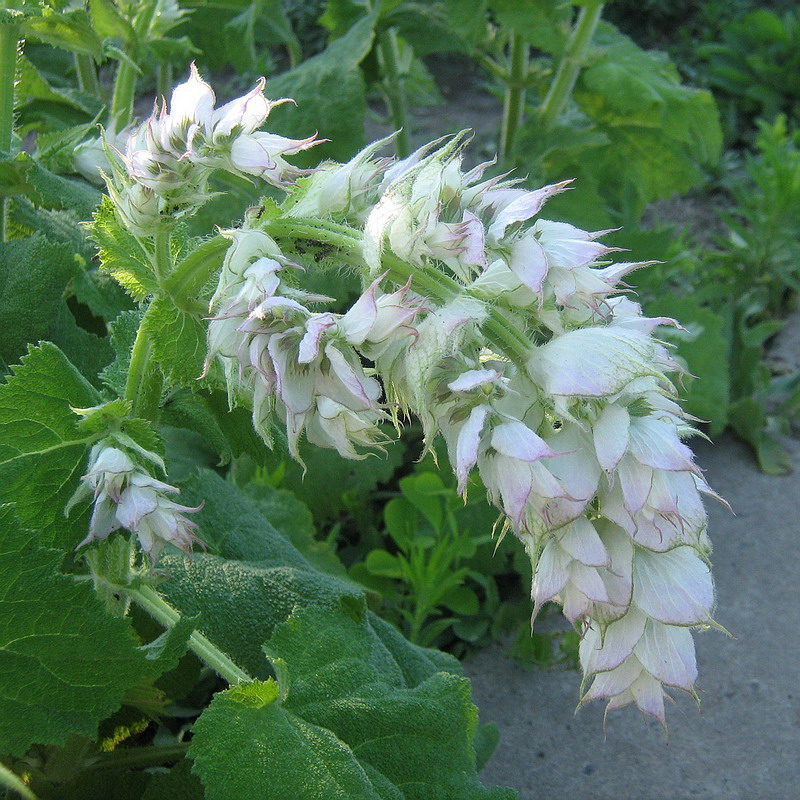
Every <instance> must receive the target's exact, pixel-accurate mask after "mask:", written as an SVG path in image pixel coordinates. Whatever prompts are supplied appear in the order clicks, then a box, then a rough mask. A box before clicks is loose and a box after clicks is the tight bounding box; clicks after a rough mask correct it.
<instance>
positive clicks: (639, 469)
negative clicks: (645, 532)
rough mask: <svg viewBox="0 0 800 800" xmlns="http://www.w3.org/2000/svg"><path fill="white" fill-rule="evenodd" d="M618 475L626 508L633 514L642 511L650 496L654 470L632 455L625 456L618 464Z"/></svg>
mask: <svg viewBox="0 0 800 800" xmlns="http://www.w3.org/2000/svg"><path fill="white" fill-rule="evenodd" d="M617 477H618V478H619V484H620V487H621V488H622V496H623V498H624V499H625V508H626V509H628V511H629V512H630V513H631V514H635V513H636V512H637V511H641V509H642V508H644V505H645V503H647V498H648V497H649V496H650V488H651V487H652V485H653V470H652V469H651V468H650V467H645V466H642V465H641V464H639V463H638V462H637V461H635V460H634V459H633V458H631V457H630V456H628V457H626V458H623V459H622V460H621V461H620V462H619V465H618V466H617Z"/></svg>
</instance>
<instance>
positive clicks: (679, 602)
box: [633, 547, 714, 625]
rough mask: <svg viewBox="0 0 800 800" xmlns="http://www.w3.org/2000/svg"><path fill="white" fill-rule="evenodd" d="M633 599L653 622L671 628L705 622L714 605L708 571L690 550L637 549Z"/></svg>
mask: <svg viewBox="0 0 800 800" xmlns="http://www.w3.org/2000/svg"><path fill="white" fill-rule="evenodd" d="M633 581H634V588H633V599H634V602H635V603H636V605H637V606H638V607H639V608H641V609H642V611H644V612H645V613H646V614H648V615H649V616H651V617H653V618H654V619H657V620H660V621H661V622H666V623H669V624H672V625H695V624H700V623H704V622H708V620H709V619H710V617H711V608H712V606H713V605H714V585H713V582H712V580H711V571H710V570H709V568H708V566H707V565H706V563H705V562H704V561H702V560H701V559H700V558H699V557H698V555H697V552H696V551H695V550H694V548H692V547H676V548H674V549H673V550H670V551H669V552H667V553H651V552H649V551H647V550H644V549H637V551H636V554H635V556H634V559H633Z"/></svg>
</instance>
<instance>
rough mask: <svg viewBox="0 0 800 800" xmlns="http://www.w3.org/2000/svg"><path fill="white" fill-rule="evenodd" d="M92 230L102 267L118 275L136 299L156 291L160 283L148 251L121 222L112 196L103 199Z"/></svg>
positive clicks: (121, 282) (111, 273)
mask: <svg viewBox="0 0 800 800" xmlns="http://www.w3.org/2000/svg"><path fill="white" fill-rule="evenodd" d="M90 230H91V237H92V239H94V240H95V242H97V246H98V248H99V250H100V253H99V255H100V263H101V265H102V268H103V270H104V271H105V272H107V273H108V274H109V275H112V276H113V277H114V278H116V280H117V281H119V283H120V284H121V285H122V286H123V288H124V289H125V290H126V291H127V292H128V293H129V294H130V295H131V297H133V299H134V300H143V299H144V298H145V297H147V295H149V294H152V293H153V292H155V291H156V289H157V288H158V286H157V283H156V279H155V276H154V274H153V270H152V267H151V265H150V261H149V259H148V256H147V253H146V252H145V251H144V250H143V249H142V246H141V245H140V244H139V242H137V241H136V239H135V238H134V237H133V236H131V234H129V233H128V232H127V231H126V230H125V229H124V228H123V227H122V225H120V223H119V221H118V220H117V218H116V215H115V213H114V204H113V203H112V202H111V199H110V198H108V197H104V198H103V201H102V203H101V204H100V207H99V208H98V209H97V211H96V212H95V215H94V221H93V222H92V225H91V228H90Z"/></svg>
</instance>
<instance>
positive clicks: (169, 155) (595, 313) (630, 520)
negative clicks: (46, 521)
mask: <svg viewBox="0 0 800 800" xmlns="http://www.w3.org/2000/svg"><path fill="white" fill-rule="evenodd" d="M276 102H285V101H283V100H278V101H269V100H267V99H266V98H265V97H264V94H263V81H261V82H259V84H258V85H257V86H256V87H255V88H254V89H253V91H251V92H250V93H248V94H246V95H245V96H243V97H240V98H238V99H236V100H234V101H232V102H230V103H228V104H227V105H224V106H222V107H221V108H216V107H215V96H214V93H213V91H212V89H211V87H210V86H209V85H208V84H207V83H205V82H204V81H203V80H202V79H201V77H200V76H199V74H198V73H197V71H196V70H195V69H194V68H193V69H192V73H191V76H190V78H189V80H188V81H187V82H186V83H184V84H182V85H180V86H178V87H177V88H176V89H175V91H174V92H173V94H172V99H171V102H170V104H169V106H167V105H166V104H164V105H163V106H162V107H160V108H157V109H156V110H155V111H154V113H153V115H152V116H151V117H150V119H148V120H147V121H146V122H144V123H143V124H142V125H140V126H139V127H138V128H136V129H134V130H133V131H130V132H128V135H127V139H126V141H125V144H124V147H123V148H122V149H121V150H119V151H117V150H115V149H114V148H113V147H111V146H110V145H107V146H106V150H105V155H106V158H107V159H108V161H107V163H106V165H105V167H104V169H105V173H106V181H107V184H108V191H109V194H110V196H111V199H112V202H113V208H114V213H115V214H116V217H117V219H118V222H119V223H120V224H121V225H122V226H123V227H124V228H125V230H127V232H128V233H129V234H130V235H131V236H132V237H133V238H134V239H135V240H136V241H137V242H138V243H139V244H140V245H141V247H142V248H143V250H144V251H145V252H147V253H151V254H153V257H152V263H153V276H151V282H152V283H153V285H155V286H158V287H159V288H160V289H161V290H163V291H164V294H165V296H168V297H169V298H170V299H171V301H172V302H174V303H175V305H176V306H177V307H178V308H181V307H183V308H188V307H189V306H190V305H191V303H193V302H196V301H197V298H198V297H203V296H205V297H206V298H209V297H210V306H209V309H208V311H207V313H206V317H207V319H208V326H207V337H208V338H207V342H208V349H207V357H206V360H205V369H204V372H203V376H202V379H203V380H206V381H218V382H220V383H222V382H224V385H225V386H226V387H227V392H228V397H229V402H230V405H231V406H232V407H234V406H244V407H246V408H248V409H251V410H252V421H253V426H254V428H255V430H256V431H257V432H258V434H259V435H260V436H261V437H262V438H263V440H264V442H265V445H266V446H270V447H272V446H274V444H275V443H276V442H277V441H280V442H285V444H286V445H287V446H288V450H289V452H290V453H291V454H292V455H293V456H294V457H295V458H297V459H300V458H301V456H300V450H299V443H300V441H301V439H303V438H305V439H307V440H308V441H309V442H310V443H312V444H314V445H317V446H319V447H324V448H331V449H335V450H337V451H338V453H339V454H340V455H341V456H342V457H343V458H349V459H361V458H365V457H366V456H367V455H368V454H370V453H374V452H375V451H376V450H377V451H380V450H381V449H383V448H384V447H386V446H387V445H388V444H389V437H388V436H387V434H386V430H387V426H386V425H385V423H386V422H387V421H388V422H394V423H395V425H398V426H399V424H400V423H401V422H402V420H403V419H405V418H407V417H408V416H409V415H412V414H413V415H415V416H416V417H417V418H419V420H421V423H422V425H423V428H424V432H425V440H426V447H431V446H432V443H433V441H434V440H435V439H436V437H437V436H441V437H443V439H444V441H445V442H446V446H447V450H448V453H449V459H450V463H451V464H452V466H453V469H454V471H455V475H456V478H457V481H458V486H459V491H460V492H461V493H462V494H464V495H466V492H467V488H468V485H469V481H470V476H471V475H472V474H473V473H474V472H475V471H477V474H478V475H479V476H480V479H481V481H482V484H483V486H484V487H485V489H486V492H487V494H488V497H489V498H490V499H491V501H492V503H494V504H495V505H496V506H497V508H498V509H499V510H500V512H501V514H502V517H501V520H502V522H501V524H500V527H499V535H501V536H502V535H504V534H506V533H507V532H511V533H513V535H515V536H517V537H518V538H519V539H520V540H521V542H522V543H523V545H524V547H525V549H526V551H527V553H528V555H529V556H530V560H531V564H532V567H533V585H532V597H533V602H534V609H535V611H534V613H535V612H536V611H538V610H539V608H540V607H541V606H542V605H543V604H544V603H546V602H548V601H556V602H558V603H560V604H561V605H562V607H563V610H564V614H565V615H566V617H567V618H568V619H569V620H570V621H571V622H572V623H573V624H574V625H575V626H577V628H578V629H579V630H580V631H581V633H582V641H581V646H580V659H581V664H582V666H583V671H584V691H583V698H582V701H581V702H588V701H590V700H594V699H606V700H607V701H608V706H609V708H617V707H620V706H624V705H626V704H629V703H636V705H638V706H639V708H641V709H642V710H643V711H645V712H647V713H648V714H651V715H653V716H654V717H656V718H658V719H659V720H661V721H662V722H663V721H664V696H665V690H666V689H669V688H680V689H683V690H685V691H687V692H690V693H694V684H695V680H696V677H697V668H696V663H695V651H694V644H693V639H692V629H697V628H704V627H707V626H710V625H714V622H713V620H712V608H713V605H714V589H713V584H712V578H711V574H710V571H709V565H708V555H709V552H710V544H709V540H708V536H707V533H706V522H707V518H706V512H705V511H704V508H703V503H702V499H701V496H702V495H704V494H705V495H711V496H714V493H713V491H712V490H711V489H710V488H709V486H708V484H707V483H706V481H705V480H704V478H703V475H702V473H701V471H700V470H699V468H698V467H697V466H696V464H695V463H694V461H693V458H692V453H691V451H690V450H689V448H688V447H687V446H686V444H684V441H683V440H684V439H685V438H686V437H687V436H689V435H691V434H692V433H693V429H692V427H691V422H692V421H693V420H691V419H687V415H686V414H685V413H684V412H683V411H682V410H681V407H680V405H679V403H678V400H677V393H676V390H675V387H674V385H673V382H672V380H671V377H670V376H671V375H675V374H680V371H681V369H680V366H679V365H678V364H677V363H676V362H675V361H674V360H673V359H672V358H671V356H670V354H669V351H668V350H667V348H666V347H665V346H664V344H662V343H661V342H660V341H659V340H658V338H656V337H654V335H653V333H654V331H655V330H656V329H657V328H658V326H660V325H675V324H676V323H675V322H674V321H673V320H670V319H665V318H657V319H652V318H647V317H644V316H642V312H641V309H640V307H639V305H638V304H637V303H636V302H634V301H633V300H632V299H631V298H630V297H629V296H628V294H627V293H626V291H625V290H626V289H627V288H628V287H627V285H626V284H625V283H623V280H624V279H625V278H626V276H627V275H628V274H629V273H631V272H632V271H634V270H635V269H638V268H640V267H644V266H647V264H643V263H628V262H616V261H612V260H611V255H612V252H613V250H614V248H610V247H607V246H606V245H604V244H603V243H602V241H601V239H602V237H603V234H604V233H607V231H594V232H587V231H583V230H580V229H578V228H576V227H573V226H572V225H569V224H566V223H563V222H553V221H549V220H547V219H546V218H545V217H542V216H541V212H542V209H543V207H544V206H545V203H546V202H547V200H548V198H550V197H552V196H553V195H555V194H557V193H560V192H564V191H567V190H568V188H569V186H568V182H565V183H560V184H555V185H552V186H545V187H543V188H541V189H538V190H536V191H529V190H527V189H523V188H521V187H520V186H519V180H518V179H514V178H510V179H509V178H508V177H507V176H500V177H488V178H487V177H485V176H486V172H487V169H488V168H489V167H490V166H491V163H488V164H482V165H480V166H477V167H475V168H473V169H471V170H469V171H464V170H463V169H462V155H461V154H462V149H463V147H464V145H465V143H466V137H465V135H464V134H459V135H456V136H453V137H446V138H443V139H440V140H437V141H435V142H432V143H430V144H428V145H426V146H424V147H422V148H420V149H419V150H417V151H416V152H415V153H413V154H412V155H411V156H409V157H408V158H405V159H403V160H400V161H393V160H392V159H388V158H383V157H381V156H379V155H378V154H379V152H380V150H381V147H382V146H383V145H384V144H386V141H387V140H384V141H381V142H376V143H375V144H373V145H370V146H369V147H367V148H366V149H365V150H363V151H362V152H360V153H359V154H358V155H356V156H355V158H353V159H352V160H351V161H350V162H348V163H346V164H338V163H331V162H325V163H322V164H320V165H319V167H318V168H317V169H314V170H308V171H303V170H299V169H296V168H294V167H292V166H291V165H290V164H289V163H288V162H287V161H286V158H287V157H289V156H291V155H293V154H296V153H298V152H300V151H301V150H306V149H308V148H311V147H313V146H314V145H315V143H316V140H315V139H314V137H310V138H308V139H302V140H291V139H286V138H284V137H281V136H277V135H274V134H271V133H266V132H263V131H261V130H260V128H261V126H262V124H263V123H264V122H265V120H266V119H267V116H268V114H269V112H270V109H271V108H272V107H274V106H275V105H276ZM83 162H84V166H85V162H86V159H85V158H84V159H83ZM217 169H222V170H226V171H228V172H230V173H232V174H234V175H239V176H244V177H250V176H257V177H260V178H263V179H264V180H266V181H267V182H269V183H270V184H272V185H273V186H275V187H279V188H280V189H283V190H285V193H286V197H285V199H284V200H283V202H282V203H281V204H280V205H278V204H276V203H274V202H272V201H265V202H264V204H263V205H262V206H260V207H258V208H256V209H252V210H251V211H250V212H248V214H247V216H246V219H245V220H244V222H243V224H242V225H241V226H240V227H239V228H236V229H233V230H227V231H223V232H222V234H221V237H217V240H214V241H215V242H216V244H212V245H209V248H208V254H209V257H207V258H206V257H199V256H198V257H197V258H194V259H192V258H188V259H185V260H184V262H183V264H182V265H181V266H179V267H178V268H174V264H173V261H172V252H173V249H172V247H173V245H172V244H171V237H172V235H173V232H174V230H175V226H176V224H177V220H179V219H180V218H182V217H186V216H187V215H191V214H193V213H194V212H195V211H196V210H197V209H198V208H199V207H200V206H201V205H203V204H204V203H205V202H206V201H207V200H208V198H209V188H208V178H209V176H210V174H211V173H212V171H213V170H217ZM310 251H311V252H314V253H317V254H318V255H319V256H320V257H321V258H324V259H325V260H326V262H327V263H334V264H338V265H339V266H340V267H341V268H342V269H347V270H356V271H357V272H358V274H359V275H360V276H361V279H362V286H363V293H362V294H361V296H360V297H359V299H358V300H357V302H355V303H354V304H353V306H352V307H351V308H350V309H349V310H348V311H347V312H346V313H344V314H338V313H333V312H332V311H330V310H328V307H329V304H330V302H331V301H330V298H326V297H324V296H321V295H318V294H315V293H313V292H311V291H308V290H306V289H305V288H304V286H303V283H304V275H305V270H304V269H303V268H302V267H301V264H300V261H302V260H303V259H301V258H300V254H307V253H308V252H310ZM222 253H224V258H223V263H222V266H221V269H219V261H218V259H215V258H213V257H210V256H212V255H214V254H216V255H217V256H220V255H221V254H222ZM201 255H202V254H201ZM212 283H213V288H209V289H208V290H207V293H205V294H204V291H206V290H204V287H206V286H211V284H212ZM150 346H151V343H150V342H149V341H148V338H147V331H146V328H145V327H143V328H141V329H140V330H139V333H138V335H137V337H136V341H135V343H134V345H133V351H132V354H131V364H130V371H131V375H132V376H133V377H132V378H131V377H129V379H128V392H127V398H128V400H130V401H131V402H132V404H133V409H134V411H135V412H137V413H139V414H141V415H142V416H147V407H148V404H150V405H152V404H153V403H157V402H158V401H159V397H160V391H161V387H160V385H159V383H158V381H159V380H160V377H159V376H158V375H157V374H156V372H154V371H153V370H151V369H150V368H149V366H148V360H147V356H148V352H149V350H148V348H149V347H150ZM197 377H198V378H201V376H200V375H198V376H197ZM389 430H391V428H389ZM158 467H159V464H158V456H155V455H154V454H153V453H150V452H149V451H148V450H147V449H145V448H143V447H141V446H139V445H136V443H135V442H133V441H132V440H127V441H125V440H122V439H121V438H120V437H119V436H113V435H109V437H108V438H107V439H103V440H101V441H99V442H98V443H97V444H95V446H94V449H93V450H92V453H91V457H90V463H89V466H88V468H87V469H86V474H85V475H84V477H83V479H82V483H81V486H80V488H79V490H78V496H77V498H76V499H80V497H83V496H87V495H91V496H92V497H93V499H94V511H93V513H92V518H91V524H90V530H89V535H88V537H87V541H90V540H93V539H104V538H105V537H107V536H108V535H109V533H110V532H111V531H113V530H115V529H117V528H120V527H123V528H127V529H128V530H129V531H131V532H132V533H135V534H136V535H137V537H138V539H139V543H140V545H141V548H142V549H143V550H144V551H145V552H146V553H147V554H148V555H149V556H150V557H151V558H152V560H153V561H155V560H156V559H157V558H158V555H159V553H160V551H161V549H162V547H163V546H164V545H165V543H168V542H169V543H171V544H173V545H177V546H178V547H179V548H181V549H183V550H184V551H186V552H189V551H190V550H191V548H192V546H193V544H194V543H195V542H197V541H198V533H197V531H196V527H197V526H196V525H195V524H194V523H193V522H192V516H191V515H192V514H193V513H194V512H195V511H196V510H197V509H196V508H192V507H188V506H185V505H180V504H179V503H178V502H176V499H175V498H176V494H177V490H176V489H175V488H174V487H173V486H171V485H169V484H167V483H164V482H163V481H161V480H159V479H158V478H157V477H156V473H157V469H158ZM473 486H474V482H473ZM200 535H202V532H200Z"/></svg>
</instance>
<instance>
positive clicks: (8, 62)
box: [0, 24, 19, 242]
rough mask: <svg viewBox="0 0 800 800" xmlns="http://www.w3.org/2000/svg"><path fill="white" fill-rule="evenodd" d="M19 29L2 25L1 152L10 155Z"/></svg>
mask: <svg viewBox="0 0 800 800" xmlns="http://www.w3.org/2000/svg"><path fill="white" fill-rule="evenodd" d="M18 41H19V28H18V27H17V26H16V25H14V24H8V25H0V152H4V153H10V152H11V142H12V140H13V136H14V78H15V76H16V71H17V43H18ZM8 204H9V198H8V197H4V198H3V199H2V200H0V241H3V242H7V241H8Z"/></svg>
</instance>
